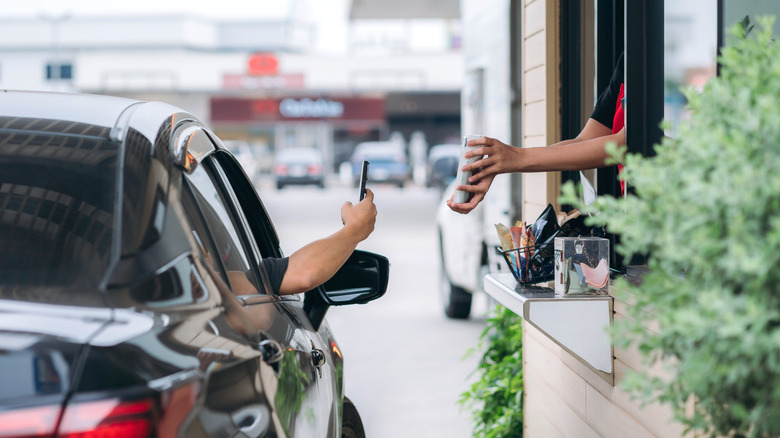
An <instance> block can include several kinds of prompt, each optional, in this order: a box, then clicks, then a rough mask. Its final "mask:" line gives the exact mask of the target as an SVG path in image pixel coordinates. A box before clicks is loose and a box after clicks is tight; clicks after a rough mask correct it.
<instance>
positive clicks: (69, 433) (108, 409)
mask: <svg viewBox="0 0 780 438" xmlns="http://www.w3.org/2000/svg"><path fill="white" fill-rule="evenodd" d="M153 413H154V402H153V401H152V400H151V399H142V400H133V401H121V400H116V399H110V400H99V401H90V402H81V403H76V404H72V405H68V407H67V409H66V410H65V414H64V415H63V417H62V422H61V424H60V427H59V430H58V433H57V436H58V437H60V438H113V437H128V438H129V437H133V438H136V437H138V438H141V437H149V436H150V435H151V432H152V427H153V418H152V417H153Z"/></svg>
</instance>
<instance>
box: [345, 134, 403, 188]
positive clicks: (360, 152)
mask: <svg viewBox="0 0 780 438" xmlns="http://www.w3.org/2000/svg"><path fill="white" fill-rule="evenodd" d="M364 160H366V161H368V162H369V163H371V164H370V166H369V169H368V181H369V182H372V183H390V184H395V185H397V186H398V187H403V186H404V184H406V181H408V180H409V178H410V170H409V163H408V162H407V160H406V153H405V152H404V149H403V146H402V145H399V143H397V142H390V141H367V142H363V143H358V145H357V146H355V152H354V153H353V154H352V158H351V159H350V164H351V165H352V180H353V183H354V185H355V187H357V186H358V184H359V181H358V180H359V179H360V169H361V165H362V163H363V161H364Z"/></svg>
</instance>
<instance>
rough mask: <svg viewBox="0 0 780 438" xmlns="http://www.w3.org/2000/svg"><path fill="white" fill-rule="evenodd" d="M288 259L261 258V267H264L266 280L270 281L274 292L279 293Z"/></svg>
mask: <svg viewBox="0 0 780 438" xmlns="http://www.w3.org/2000/svg"><path fill="white" fill-rule="evenodd" d="M289 261H290V259H289V258H288V257H282V258H273V257H266V258H264V259H263V268H265V272H266V273H267V274H268V280H269V282H270V283H271V289H272V292H273V293H274V294H277V295H278V294H279V289H280V288H281V287H282V280H283V279H284V274H285V272H287V265H288V263H289Z"/></svg>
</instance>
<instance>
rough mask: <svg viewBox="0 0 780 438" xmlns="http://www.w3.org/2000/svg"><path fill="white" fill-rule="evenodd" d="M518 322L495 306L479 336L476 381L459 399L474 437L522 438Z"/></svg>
mask: <svg viewBox="0 0 780 438" xmlns="http://www.w3.org/2000/svg"><path fill="white" fill-rule="evenodd" d="M522 322H523V320H522V318H520V317H519V316H517V315H516V314H514V313H513V312H512V311H511V310H509V309H507V308H505V307H504V306H501V305H499V306H498V307H497V308H496V311H495V313H494V314H492V315H491V316H490V317H489V318H488V321H487V328H486V329H485V331H484V332H483V333H482V335H481V336H480V342H479V348H480V350H483V354H482V357H481V358H480V361H479V365H478V366H477V370H476V371H475V373H477V374H478V375H479V380H478V381H477V382H475V383H474V384H472V385H471V388H470V389H469V390H468V391H466V392H464V393H463V394H461V398H460V404H461V406H463V407H465V408H470V409H471V415H472V419H473V421H474V436H475V437H479V438H517V437H522V436H523V348H522V342H523V331H522Z"/></svg>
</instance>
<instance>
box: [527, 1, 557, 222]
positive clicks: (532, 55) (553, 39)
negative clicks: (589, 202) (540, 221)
mask: <svg viewBox="0 0 780 438" xmlns="http://www.w3.org/2000/svg"><path fill="white" fill-rule="evenodd" d="M558 17H559V13H558V1H557V0H525V1H524V3H523V13H522V22H523V30H522V34H523V48H522V53H523V72H522V83H523V97H522V101H523V103H522V105H523V135H522V138H523V144H522V147H543V146H547V145H549V144H552V143H555V142H557V141H559V140H560V138H559V135H560V134H559V132H560V131H559V129H558V127H559V126H560V108H558V102H560V99H559V97H558V93H559V90H560V87H557V86H555V84H558V83H559V82H560V77H559V76H560V75H559V71H560V70H559V64H560V62H559V59H560V54H559V50H558V48H559V47H560V46H559V44H558V35H559V31H558V27H559V26H558ZM522 178H523V195H522V199H523V204H522V209H523V211H522V218H523V220H524V221H526V222H529V223H530V222H533V221H534V220H535V219H536V218H537V217H538V216H539V214H541V213H542V211H543V210H544V208H545V207H547V204H548V203H553V205H555V206H557V197H558V194H559V193H560V180H561V178H560V174H559V173H558V172H547V173H525V174H523V176H522Z"/></svg>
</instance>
